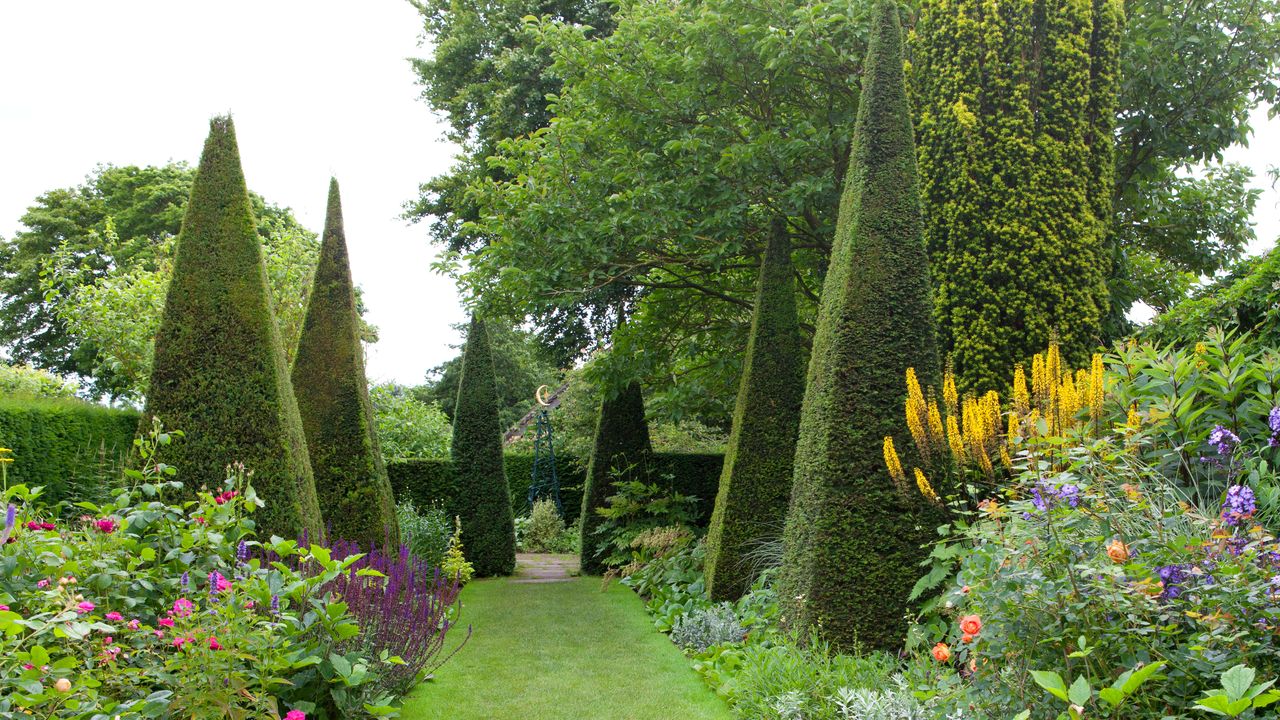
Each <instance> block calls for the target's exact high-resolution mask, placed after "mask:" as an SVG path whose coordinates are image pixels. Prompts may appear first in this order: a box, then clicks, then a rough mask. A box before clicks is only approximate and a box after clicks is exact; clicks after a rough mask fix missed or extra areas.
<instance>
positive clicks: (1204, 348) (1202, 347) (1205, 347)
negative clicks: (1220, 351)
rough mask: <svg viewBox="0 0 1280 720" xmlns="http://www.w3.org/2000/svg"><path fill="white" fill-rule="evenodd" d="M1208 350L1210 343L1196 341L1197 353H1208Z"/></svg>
mask: <svg viewBox="0 0 1280 720" xmlns="http://www.w3.org/2000/svg"><path fill="white" fill-rule="evenodd" d="M1208 352H1209V346H1208V345H1205V344H1204V343H1202V342H1198V343H1196V354H1197V355H1204V354H1206V353H1208Z"/></svg>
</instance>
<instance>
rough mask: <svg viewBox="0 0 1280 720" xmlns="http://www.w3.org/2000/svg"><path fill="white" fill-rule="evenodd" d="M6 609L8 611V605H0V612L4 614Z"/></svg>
mask: <svg viewBox="0 0 1280 720" xmlns="http://www.w3.org/2000/svg"><path fill="white" fill-rule="evenodd" d="M8 609H9V606H8V605H0V612H4V611H5V610H8Z"/></svg>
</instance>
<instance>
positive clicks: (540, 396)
mask: <svg viewBox="0 0 1280 720" xmlns="http://www.w3.org/2000/svg"><path fill="white" fill-rule="evenodd" d="M547 387H548V386H546V385H539V386H538V389H537V390H535V391H534V393H533V399H534V400H537V401H538V404H539V405H541V406H542V407H551V403H550V402H549V401H548V400H547Z"/></svg>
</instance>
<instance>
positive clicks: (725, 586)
mask: <svg viewBox="0 0 1280 720" xmlns="http://www.w3.org/2000/svg"><path fill="white" fill-rule="evenodd" d="M793 272H794V269H793V267H792V264H791V239H790V237H789V236H788V234H787V228H786V226H785V224H783V222H781V221H778V222H775V223H774V227H773V232H772V234H771V236H770V238H769V245H768V247H767V248H766V250H765V254H764V259H763V260H762V261H761V264H760V281H759V287H758V289H757V292H756V304H755V316H754V317H753V318H752V323H751V336H750V338H749V339H748V340H747V356H746V361H745V362H744V364H743V369H742V380H741V381H740V383H741V384H740V387H739V389H738V404H737V406H736V407H735V409H734V413H733V430H732V432H731V433H730V435H729V446H728V449H727V451H726V452H725V457H724V470H723V471H722V474H721V475H720V492H719V493H718V494H717V495H716V507H715V512H714V513H712V515H711V527H710V529H709V530H708V532H707V561H706V575H707V592H708V593H709V594H710V595H711V599H712V600H717V601H718V600H737V599H738V598H739V597H741V596H742V594H743V593H744V592H746V591H747V589H748V588H749V586H750V584H751V581H752V577H751V570H752V568H751V564H750V561H749V557H750V553H751V552H752V551H753V550H755V549H756V548H757V547H758V546H759V544H760V543H761V541H765V540H768V539H772V538H776V537H777V536H778V534H779V533H780V532H781V530H782V524H783V520H784V519H785V518H786V515H787V504H788V502H789V501H790V500H791V473H792V468H793V464H792V461H793V460H794V459H795V450H796V431H797V429H798V427H799V425H800V402H801V400H802V399H803V397H804V358H805V352H804V347H803V345H802V342H801V338H800V328H799V324H798V320H797V319H796V296H795V293H796V289H795V281H794V279H793V276H792V275H793Z"/></svg>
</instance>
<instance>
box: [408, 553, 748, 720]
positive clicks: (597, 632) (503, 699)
mask: <svg viewBox="0 0 1280 720" xmlns="http://www.w3.org/2000/svg"><path fill="white" fill-rule="evenodd" d="M576 567H577V566H576V559H575V558H574V557H573V556H566V555H561V556H556V555H536V556H526V555H522V556H521V557H520V562H519V566H518V570H517V574H516V576H515V577H512V578H495V579H490V580H477V581H475V582H473V583H471V584H469V585H468V586H467V587H466V589H465V590H463V592H462V622H463V623H465V624H469V625H471V626H472V627H473V629H474V632H473V634H472V637H471V640H470V641H469V642H468V643H467V645H466V646H465V647H464V648H463V649H462V650H461V651H460V652H459V653H458V654H457V655H455V656H454V657H453V659H452V660H450V661H449V662H448V663H447V664H446V665H445V666H444V667H442V668H440V670H439V671H438V672H437V673H436V677H435V679H434V680H430V681H428V682H426V683H423V684H422V685H421V686H420V687H419V688H418V689H417V690H416V691H414V692H413V693H412V694H411V695H410V696H409V697H408V698H406V700H405V703H404V712H403V714H402V715H401V717H402V718H404V720H446V719H447V720H506V719H508V718H510V719H511V720H668V719H679V720H729V718H731V717H732V715H731V714H730V712H729V709H728V707H727V706H726V705H725V703H724V702H723V701H722V700H720V698H718V697H716V695H715V694H714V693H713V692H711V690H709V689H708V688H707V687H706V686H705V685H703V683H702V681H701V680H700V679H699V678H698V676H697V675H696V674H695V673H694V672H693V671H692V670H691V669H690V667H689V662H688V660H687V659H686V658H685V657H684V655H683V654H682V653H681V652H680V650H679V649H678V648H677V647H676V646H675V645H673V644H671V642H670V641H669V640H668V639H667V638H666V636H664V635H662V634H661V633H659V632H658V631H657V630H655V629H654V627H653V621H652V620H651V619H650V617H649V615H648V613H646V612H645V610H644V605H643V603H642V602H641V601H640V598H639V597H637V596H636V595H635V593H633V592H632V591H631V590H630V589H628V588H626V587H624V586H622V585H621V584H619V583H616V582H615V583H611V584H610V586H609V588H608V589H607V590H605V591H603V592H602V591H601V582H600V579H599V578H581V577H570V574H571V573H573V572H576Z"/></svg>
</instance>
